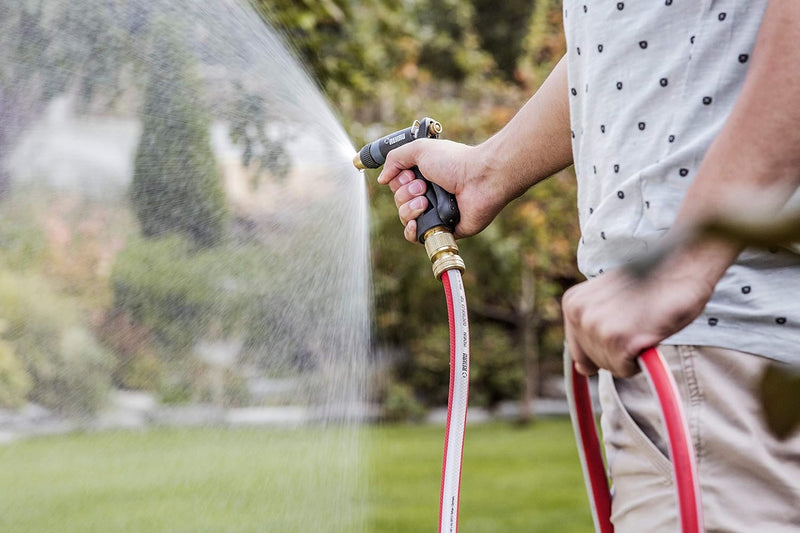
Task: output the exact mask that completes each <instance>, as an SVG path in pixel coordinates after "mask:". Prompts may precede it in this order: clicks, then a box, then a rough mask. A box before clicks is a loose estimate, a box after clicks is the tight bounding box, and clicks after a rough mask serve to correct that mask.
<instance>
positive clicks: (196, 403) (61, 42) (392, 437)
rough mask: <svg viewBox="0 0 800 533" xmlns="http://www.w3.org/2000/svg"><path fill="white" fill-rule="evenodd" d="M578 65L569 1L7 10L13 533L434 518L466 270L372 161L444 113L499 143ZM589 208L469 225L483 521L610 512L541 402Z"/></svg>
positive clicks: (4, 167) (7, 518) (7, 506)
mask: <svg viewBox="0 0 800 533" xmlns="http://www.w3.org/2000/svg"><path fill="white" fill-rule="evenodd" d="M287 48H288V49H289V51H288V52H287V51H286V49H287ZM563 52H564V37H563V30H562V26H561V8H560V2H555V1H550V0H535V1H533V0H528V1H516V0H511V1H508V2H502V3H498V2H493V1H488V0H469V1H457V0H445V1H440V2H434V1H429V0H413V1H409V2H389V1H386V0H364V1H353V0H306V1H299V0H294V1H289V0H269V1H264V0H254V1H253V2H251V3H249V4H248V3H247V2H246V0H214V1H210V2H207V3H195V2H187V1H182V0H181V1H177V0H176V1H173V2H169V1H167V0H150V1H147V0H137V1H126V0H79V1H74V2H70V1H67V0H55V1H47V0H0V440H2V441H3V444H2V445H0V472H2V474H0V478H1V479H2V487H4V488H3V489H0V502H2V503H0V529H2V530H4V531H108V530H115V531H426V530H427V531H429V530H432V529H433V528H434V527H435V525H434V524H435V521H436V513H437V510H438V483H439V474H440V464H441V451H442V441H443V433H442V430H443V428H442V424H441V421H442V418H441V413H442V408H443V407H444V406H445V405H446V400H447V392H448V375H449V372H448V359H447V340H448V332H447V316H446V311H445V307H444V298H443V295H442V290H441V284H440V283H439V282H438V281H436V280H435V279H433V277H432V276H431V275H430V263H429V261H428V260H427V258H426V257H425V255H424V254H423V253H422V250H421V249H420V248H419V247H415V246H412V245H410V244H408V243H406V242H405V241H404V240H403V238H402V228H401V226H400V224H399V222H398V220H397V214H396V208H395V206H394V203H393V200H392V197H391V194H390V192H389V191H388V190H385V189H384V188H379V187H378V186H377V185H376V184H375V179H374V178H375V177H376V176H377V173H372V172H368V173H367V176H366V177H367V179H366V189H365V188H364V184H363V179H364V178H363V176H360V175H359V174H358V173H357V172H355V171H354V170H353V169H352V168H350V167H349V165H350V162H349V159H350V157H352V150H353V146H354V145H358V146H360V145H361V144H362V143H363V142H365V141H369V140H371V139H373V138H376V137H378V136H381V135H383V134H385V133H387V132H389V131H394V130H396V129H399V128H401V127H405V126H407V125H408V124H410V123H411V122H412V121H413V120H414V119H417V118H420V117H421V116H425V115H427V116H432V117H435V118H436V119H438V120H439V121H441V122H442V123H443V125H444V128H445V130H444V137H446V138H449V139H453V140H458V141H461V142H466V143H478V142H480V141H482V140H483V139H485V138H486V137H488V136H489V135H491V134H492V133H493V132H495V131H497V130H498V129H499V128H501V127H502V126H503V125H504V124H505V123H506V122H507V121H508V120H509V119H510V118H511V117H512V116H513V114H514V113H515V112H516V110H517V109H518V108H519V107H520V106H521V105H522V104H523V103H524V102H525V101H526V100H527V98H529V97H530V95H531V94H532V93H533V92H534V91H535V89H536V87H537V86H538V85H539V84H540V83H541V82H542V81H543V80H544V78H545V77H546V75H547V73H548V72H549V70H550V69H551V68H552V66H553V65H554V64H555V62H556V61H557V60H558V59H559V58H560V57H561V55H562V54H563ZM298 65H301V66H298ZM326 102H327V104H326ZM337 119H338V121H340V123H341V126H339V123H337ZM345 132H346V133H345ZM574 204H575V181H574V176H573V175H572V173H571V170H570V171H565V172H563V173H561V174H559V175H557V176H554V177H553V178H551V179H549V180H547V181H546V182H545V183H543V184H541V185H539V186H537V187H536V188H535V190H532V191H529V192H528V193H527V194H525V195H524V196H523V197H521V198H519V199H518V200H516V201H514V202H513V203H512V204H511V205H510V206H509V207H508V208H507V209H506V210H505V211H504V212H503V213H502V214H501V215H500V217H498V219H497V220H496V221H495V222H494V223H493V224H492V225H491V226H490V227H489V228H488V229H487V230H486V231H485V232H484V233H483V234H481V235H479V236H476V237H473V238H470V239H469V240H466V241H464V242H463V245H462V253H463V257H464V259H465V262H466V263H467V265H468V269H467V271H466V273H465V278H464V279H465V286H466V291H467V297H468V302H469V311H470V319H471V320H470V322H471V342H472V380H471V384H470V405H471V407H472V408H474V411H473V412H474V413H476V414H477V416H475V420H476V421H478V420H479V419H481V418H482V419H484V420H487V422H486V423H484V424H480V425H473V426H470V428H469V430H468V433H467V438H466V449H465V454H464V460H465V468H464V474H463V497H462V521H461V525H462V530H463V531H586V530H588V529H590V527H591V522H590V519H589V513H588V508H587V506H586V500H585V496H584V493H583V486H582V482H581V480H580V468H579V465H578V459H577V454H576V452H575V447H574V444H573V442H572V434H571V430H570V428H569V423H568V421H567V420H566V419H564V418H563V417H561V418H559V417H556V418H547V419H543V418H542V417H541V416H537V414H539V415H541V413H544V412H547V413H551V412H561V407H559V406H561V405H562V400H563V389H562V386H561V381H560V377H559V376H560V374H561V365H562V363H561V350H562V343H563V332H562V327H561V315H560V305H559V302H560V297H561V294H562V293H563V291H564V290H565V289H566V288H567V287H569V286H570V285H572V284H574V283H575V282H576V281H577V280H578V279H579V274H578V272H577V269H576V266H575V249H576V245H577V239H578V228H577V215H576V212H575V208H574ZM367 206H369V207H367ZM367 209H369V211H368V212H367ZM367 234H368V235H367ZM367 236H368V238H369V240H368V241H367ZM367 243H368V244H367ZM553 406H555V407H553ZM312 515H313V516H312Z"/></svg>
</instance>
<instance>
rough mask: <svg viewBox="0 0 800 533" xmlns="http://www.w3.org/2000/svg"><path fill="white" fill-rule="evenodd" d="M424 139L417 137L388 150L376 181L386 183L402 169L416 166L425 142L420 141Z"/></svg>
mask: <svg viewBox="0 0 800 533" xmlns="http://www.w3.org/2000/svg"><path fill="white" fill-rule="evenodd" d="M424 140H425V139H417V140H416V141H414V142H410V143H408V144H406V145H403V146H401V147H399V148H395V149H394V150H392V151H391V152H389V155H388V156H386V162H385V163H384V164H383V170H382V171H381V174H380V176H378V183H380V184H383V185H386V184H387V183H389V182H390V181H392V180H393V179H395V178H396V177H397V176H398V175H399V174H400V172H402V171H403V170H406V169H409V168H411V167H413V166H416V165H417V160H418V158H419V153H420V150H421V148H422V146H423V144H425V143H423V142H422V141H424Z"/></svg>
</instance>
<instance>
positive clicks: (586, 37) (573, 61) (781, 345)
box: [564, 0, 800, 363]
mask: <svg viewBox="0 0 800 533" xmlns="http://www.w3.org/2000/svg"><path fill="white" fill-rule="evenodd" d="M766 4H767V1H766V0H715V1H711V0H636V1H631V0H629V1H626V2H622V1H620V2H616V1H607V0H602V1H600V0H594V1H592V0H583V1H581V0H565V1H564V26H565V30H566V35H567V61H568V71H569V89H568V90H569V99H570V115H571V129H572V146H573V154H574V160H575V171H576V174H577V176H578V208H579V213H580V223H581V232H582V238H581V242H580V244H579V247H578V265H579V267H580V269H581V271H582V272H583V273H584V274H585V275H586V276H587V277H593V276H596V275H598V274H602V273H603V271H604V270H608V269H611V268H615V267H618V266H620V265H622V264H624V263H625V262H628V261H630V260H631V259H633V258H635V257H638V256H640V255H641V254H642V253H644V252H646V251H647V249H648V246H649V244H650V243H652V242H654V241H655V240H657V239H658V238H659V237H661V236H663V235H664V233H665V232H666V231H667V229H668V228H669V227H670V225H671V224H672V223H673V221H674V219H675V216H676V214H677V211H678V209H679V207H680V205H681V204H682V202H683V197H684V195H685V193H686V189H687V187H688V185H689V184H690V183H691V180H692V179H693V176H694V173H695V172H696V171H697V168H698V167H699V165H700V162H701V161H702V159H703V156H704V155H705V152H706V150H707V149H708V147H709V146H710V144H711V142H712V141H713V140H714V138H715V137H716V135H717V134H718V133H719V131H720V129H721V128H722V126H723V124H724V122H725V119H726V118H727V117H728V115H729V113H730V111H731V109H732V107H733V105H734V103H735V101H736V97H737V95H738V93H739V90H740V88H741V86H742V84H743V82H744V78H745V75H746V73H747V68H748V65H749V61H750V56H751V54H752V51H753V47H754V44H755V41H756V36H757V33H758V29H759V25H760V22H761V18H762V16H763V13H764V9H765V7H766ZM666 343H667V344H696V345H710V346H721V347H725V348H732V349H736V350H741V351H744V352H750V353H756V354H760V355H764V356H767V357H770V358H773V359H777V360H782V361H793V362H797V363H800V256H797V255H793V254H791V253H789V252H788V251H785V250H771V251H760V250H758V251H757V250H746V251H745V252H744V253H742V255H741V256H740V258H739V259H738V260H737V262H736V263H735V264H734V265H733V266H732V267H731V268H730V269H729V270H728V272H727V273H726V274H725V276H724V277H723V279H722V280H721V281H720V283H719V285H718V286H717V289H716V291H715V293H714V296H713V297H712V299H711V301H710V302H709V303H708V305H707V306H706V309H705V310H704V312H703V314H702V315H701V316H700V317H699V318H698V319H697V320H695V322H693V323H692V324H691V325H689V326H688V327H687V328H685V329H684V330H683V331H681V332H680V333H678V334H677V335H675V336H673V337H670V338H669V339H667V341H666Z"/></svg>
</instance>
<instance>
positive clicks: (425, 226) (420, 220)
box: [411, 167, 461, 244]
mask: <svg viewBox="0 0 800 533" xmlns="http://www.w3.org/2000/svg"><path fill="white" fill-rule="evenodd" d="M411 170H413V171H414V177H415V178H416V179H421V180H423V181H424V182H425V185H426V186H427V188H426V189H425V198H427V199H428V207H427V208H425V212H424V213H422V214H421V215H420V216H419V217H417V240H418V241H419V242H420V243H423V244H424V243H425V234H426V233H428V230H431V229H433V228H435V227H437V226H444V227H446V228H447V229H448V230H450V233H453V232H455V229H456V225H458V222H459V220H461V212H460V211H459V210H458V203H457V202H456V196H455V195H454V194H450V193H449V192H447V191H446V190H444V189H442V188H441V187H440V186H439V185H437V184H435V183H433V182H431V181H428V179H427V178H426V177H425V176H423V175H422V172H420V171H419V169H418V168H417V167H413V168H412V169H411Z"/></svg>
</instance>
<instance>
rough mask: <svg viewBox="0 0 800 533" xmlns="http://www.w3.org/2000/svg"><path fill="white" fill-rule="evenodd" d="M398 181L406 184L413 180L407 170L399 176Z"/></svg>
mask: <svg viewBox="0 0 800 533" xmlns="http://www.w3.org/2000/svg"><path fill="white" fill-rule="evenodd" d="M397 181H398V182H399V183H400V185H405V184H406V183H408V182H409V181H411V178H410V177H409V176H408V175H407V174H406V173H405V172H403V173H402V174H400V175H399V176H398V177H397Z"/></svg>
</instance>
